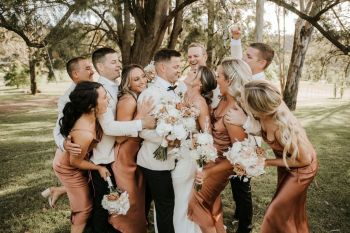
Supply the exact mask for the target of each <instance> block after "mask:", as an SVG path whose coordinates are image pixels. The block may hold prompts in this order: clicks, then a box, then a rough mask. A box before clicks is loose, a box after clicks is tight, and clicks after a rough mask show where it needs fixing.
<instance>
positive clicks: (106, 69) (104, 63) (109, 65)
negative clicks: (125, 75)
mask: <svg viewBox="0 0 350 233" xmlns="http://www.w3.org/2000/svg"><path fill="white" fill-rule="evenodd" d="M97 66H98V71H99V74H100V75H102V76H103V77H105V78H108V79H109V80H112V81H115V80H116V79H117V78H119V76H120V69H121V63H120V61H119V58H118V54H117V53H108V54H106V55H105V57H104V58H103V59H101V63H98V64H97Z"/></svg>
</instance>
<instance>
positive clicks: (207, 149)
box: [190, 132, 217, 191]
mask: <svg viewBox="0 0 350 233" xmlns="http://www.w3.org/2000/svg"><path fill="white" fill-rule="evenodd" d="M190 154H191V156H192V158H193V159H194V160H196V162H197V170H198V171H202V170H203V167H204V166H205V164H206V163H208V162H210V161H213V162H214V161H215V159H216V158H217V151H216V148H215V147H214V139H213V136H212V135H211V134H209V133H207V132H204V133H197V134H194V135H193V137H192V147H191V149H190ZM194 185H195V189H196V190H197V191H199V190H200V189H201V188H202V184H199V183H195V184H194Z"/></svg>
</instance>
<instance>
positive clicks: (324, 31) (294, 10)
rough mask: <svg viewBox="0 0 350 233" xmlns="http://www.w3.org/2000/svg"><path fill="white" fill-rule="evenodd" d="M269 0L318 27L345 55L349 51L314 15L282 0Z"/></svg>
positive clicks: (348, 47)
mask: <svg viewBox="0 0 350 233" xmlns="http://www.w3.org/2000/svg"><path fill="white" fill-rule="evenodd" d="M268 1H270V2H274V3H276V4H277V5H279V6H282V7H284V8H286V9H288V10H289V11H292V12H293V13H295V14H296V15H298V16H299V17H300V18H301V19H304V20H306V21H308V22H309V23H310V24H311V25H312V26H314V27H315V28H317V29H318V31H319V32H320V33H321V34H322V35H323V36H324V37H326V38H327V39H328V40H329V41H330V42H331V43H332V44H334V45H335V46H336V47H337V48H338V49H339V50H341V51H342V52H343V53H344V54H345V55H347V54H348V53H349V52H350V46H346V45H343V44H342V43H340V42H339V40H337V38H336V37H335V36H334V35H333V34H332V33H331V32H329V31H326V30H325V29H324V28H323V27H322V26H321V25H320V24H319V23H318V22H317V21H318V20H315V18H314V17H310V16H308V15H307V14H304V13H302V12H300V11H299V10H298V9H296V8H295V7H294V6H292V5H290V4H288V3H286V2H284V1H282V0H268ZM316 15H317V14H316Z"/></svg>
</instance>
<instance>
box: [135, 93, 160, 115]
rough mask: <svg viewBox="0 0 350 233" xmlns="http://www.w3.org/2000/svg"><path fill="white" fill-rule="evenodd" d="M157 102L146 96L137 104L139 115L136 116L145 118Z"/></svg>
mask: <svg viewBox="0 0 350 233" xmlns="http://www.w3.org/2000/svg"><path fill="white" fill-rule="evenodd" d="M154 107H155V104H154V100H153V98H152V97H145V98H144V99H143V100H142V102H141V103H138V104H137V117H136V118H144V117H146V116H148V115H150V113H151V112H152V110H153V109H154Z"/></svg>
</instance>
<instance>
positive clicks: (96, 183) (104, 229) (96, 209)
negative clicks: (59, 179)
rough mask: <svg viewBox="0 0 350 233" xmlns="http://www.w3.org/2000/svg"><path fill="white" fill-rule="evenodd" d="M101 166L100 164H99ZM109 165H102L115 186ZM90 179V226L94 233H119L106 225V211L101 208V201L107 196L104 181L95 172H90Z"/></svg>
mask: <svg viewBox="0 0 350 233" xmlns="http://www.w3.org/2000/svg"><path fill="white" fill-rule="evenodd" d="M99 165H102V164H99ZM111 165H112V164H111V163H110V164H106V165H104V166H105V167H106V168H107V169H108V170H109V172H110V173H111V174H112V176H111V180H112V182H113V184H114V185H115V179H114V176H113V171H112V168H111ZM91 177H92V194H93V197H94V200H93V209H92V216H91V225H92V228H93V232H94V233H116V232H119V231H117V230H116V229H114V228H113V227H112V225H111V224H109V223H108V217H109V214H108V211H107V210H105V209H104V208H103V207H102V204H101V202H102V199H103V196H104V195H105V194H108V192H109V189H108V183H107V181H105V180H104V179H103V178H102V177H101V176H100V173H99V172H98V171H97V170H91Z"/></svg>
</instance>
